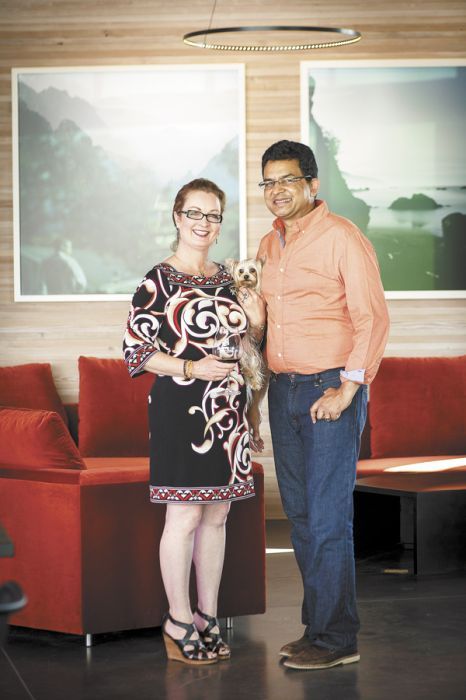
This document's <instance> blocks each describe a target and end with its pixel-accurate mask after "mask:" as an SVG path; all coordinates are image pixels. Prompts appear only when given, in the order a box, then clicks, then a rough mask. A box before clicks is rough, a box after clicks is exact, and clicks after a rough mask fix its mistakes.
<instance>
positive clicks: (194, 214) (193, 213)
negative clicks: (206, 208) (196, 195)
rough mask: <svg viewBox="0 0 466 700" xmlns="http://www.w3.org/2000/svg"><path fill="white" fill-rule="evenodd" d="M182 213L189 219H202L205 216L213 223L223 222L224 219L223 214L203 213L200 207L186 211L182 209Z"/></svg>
mask: <svg viewBox="0 0 466 700" xmlns="http://www.w3.org/2000/svg"><path fill="white" fill-rule="evenodd" d="M180 214H185V215H186V216H187V217H188V219H194V220H195V221H200V220H201V219H203V218H204V216H205V218H206V219H207V221H210V223H211V224H221V223H222V221H223V216H222V215H221V214H203V212H202V211H199V209H187V210H186V211H180Z"/></svg>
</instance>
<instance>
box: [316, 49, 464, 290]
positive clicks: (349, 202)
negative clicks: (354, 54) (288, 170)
mask: <svg viewBox="0 0 466 700" xmlns="http://www.w3.org/2000/svg"><path fill="white" fill-rule="evenodd" d="M394 63H395V62H394ZM439 63H442V62H439ZM444 63H445V64H446V65H442V64H441V65H434V64H428V62H424V61H423V62H421V61H418V62H413V65H399V64H396V65H388V64H389V61H380V62H375V61H373V62H370V64H366V63H365V62H362V61H361V62H359V63H358V62H355V61H349V62H346V61H345V62H339V63H338V64H337V63H336V62H333V63H330V62H322V63H319V64H318V65H317V66H316V64H315V63H313V64H311V63H307V62H306V63H303V64H302V92H303V94H302V111H303V114H302V124H303V140H304V141H305V142H307V143H309V145H310V146H311V148H312V149H313V150H314V151H315V154H316V159H317V163H318V164H319V179H320V182H321V184H320V196H321V197H322V198H323V199H325V200H327V202H328V204H329V206H330V208H331V209H332V210H333V211H334V212H335V213H337V214H339V215H341V216H345V217H347V218H349V219H351V220H352V221H354V222H355V223H356V224H357V225H358V226H359V227H360V228H361V230H362V231H363V232H364V233H365V234H366V235H367V236H368V238H369V239H370V240H371V242H372V244H373V245H374V248H375V250H376V252H377V257H378V260H379V264H380V267H381V273H382V280H383V283H384V287H385V289H386V290H387V291H394V292H404V291H406V292H410V291H420V292H423V291H425V292H434V291H451V292H454V291H459V292H461V291H462V290H464V289H465V288H466V273H465V269H466V265H465V260H466V136H465V134H466V129H465V124H466V64H465V65H453V64H451V65H447V63H448V62H446V61H445V62H444Z"/></svg>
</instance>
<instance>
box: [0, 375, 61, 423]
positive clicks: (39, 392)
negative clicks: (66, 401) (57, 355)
mask: <svg viewBox="0 0 466 700" xmlns="http://www.w3.org/2000/svg"><path fill="white" fill-rule="evenodd" d="M0 406H10V407H16V408H38V409H42V410H44V411H55V412H56V413H58V415H59V416H61V417H62V419H63V420H64V422H65V424H66V425H67V424H68V416H67V413H66V410H65V407H64V405H63V403H62V401H61V399H60V397H59V395H58V392H57V389H56V387H55V383H54V381H53V376H52V368H51V366H50V364H49V363H47V362H43V363H42V362H34V363H31V364H26V365H16V366H14V367H0Z"/></svg>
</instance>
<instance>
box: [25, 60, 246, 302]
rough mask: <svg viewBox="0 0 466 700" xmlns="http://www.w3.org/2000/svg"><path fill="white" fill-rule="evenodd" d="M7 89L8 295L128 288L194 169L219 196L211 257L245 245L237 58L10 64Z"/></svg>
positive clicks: (161, 249) (71, 295)
mask: <svg viewBox="0 0 466 700" xmlns="http://www.w3.org/2000/svg"><path fill="white" fill-rule="evenodd" d="M13 94H14V97H16V99H14V125H15V127H14V132H15V138H14V149H15V164H16V168H15V177H14V181H15V207H14V221H15V298H17V299H20V300H26V301H29V300H31V301H34V300H40V301H46V300H51V301H54V300H58V299H65V300H66V299H73V300H79V299H81V298H83V299H86V300H91V299H99V298H105V299H111V298H127V297H128V295H130V294H132V293H133V292H134V290H135V288H136V285H137V284H138V283H139V282H140V280H141V278H142V276H143V275H144V274H145V273H146V272H147V271H148V270H149V269H150V268H151V267H152V266H153V265H154V264H156V263H157V262H159V261H160V260H163V259H164V258H166V257H167V256H168V255H170V253H171V250H170V246H171V244H172V242H173V241H174V239H175V235H176V232H175V228H174V224H173V221H172V205H173V201H174V198H175V195H176V193H177V191H178V190H179V188H180V187H181V186H182V185H183V184H185V183H186V182H188V181H190V180H192V179H194V178H197V177H204V178H208V179H211V180H213V181H214V182H216V183H217V184H218V185H219V187H221V188H222V189H223V190H224V191H225V193H226V196H227V207H226V210H225V215H224V223H223V225H222V235H221V236H220V239H219V244H218V246H217V247H216V250H215V254H216V256H217V257H218V260H219V261H222V260H224V259H225V258H228V257H232V258H238V257H240V250H241V252H243V251H244V250H245V237H246V233H245V216H244V211H245V204H244V199H245V198H244V191H243V189H244V71H243V67H242V66H230V65H216V66H213V67H209V66H207V67H206V66H201V65H198V66H194V65H192V66H150V67H149V66H141V67H139V66H137V67H127V68H126V67H121V68H112V67H110V68H109V67H105V68H82V69H81V68H80V69H77V68H75V69H61V68H60V69H52V68H44V69H17V70H15V71H13Z"/></svg>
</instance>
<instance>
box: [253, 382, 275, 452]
mask: <svg viewBox="0 0 466 700" xmlns="http://www.w3.org/2000/svg"><path fill="white" fill-rule="evenodd" d="M269 379H270V372H269V371H268V370H267V372H266V376H265V379H264V384H263V386H262V387H261V388H260V389H258V390H257V391H253V392H252V399H251V403H250V404H249V406H248V409H247V419H248V424H249V440H250V444H251V448H252V449H253V451H254V452H262V450H263V449H264V441H263V439H262V437H261V433H260V424H261V422H262V412H261V404H262V401H263V400H264V396H265V395H266V393H267V389H268V387H269Z"/></svg>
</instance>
